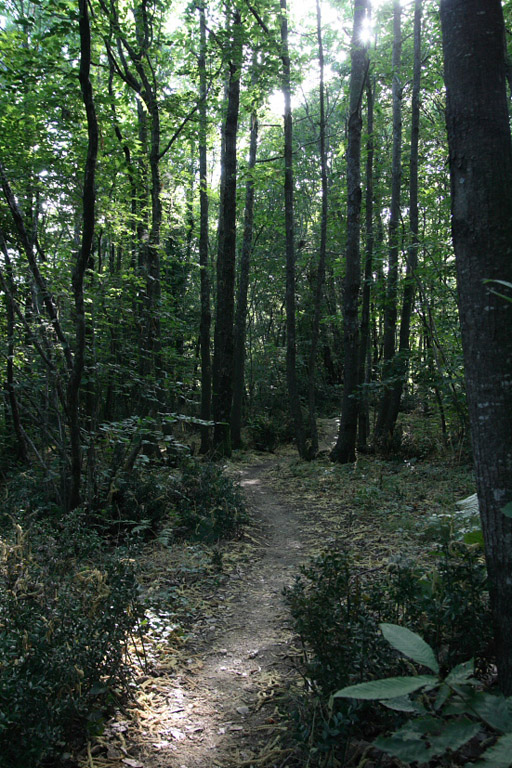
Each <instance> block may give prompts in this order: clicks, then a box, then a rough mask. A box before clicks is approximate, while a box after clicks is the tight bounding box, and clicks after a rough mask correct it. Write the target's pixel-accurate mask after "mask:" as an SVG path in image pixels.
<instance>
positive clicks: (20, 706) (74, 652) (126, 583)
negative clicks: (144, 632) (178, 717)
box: [0, 512, 141, 768]
mask: <svg viewBox="0 0 512 768" xmlns="http://www.w3.org/2000/svg"><path fill="white" fill-rule="evenodd" d="M0 548H1V549H0V766H1V768H18V767H19V768H33V767H34V768H35V766H39V765H46V764H50V765H52V766H55V765H58V764H59V761H60V760H61V759H62V758H63V754H64V752H65V749H66V748H67V746H66V745H70V744H71V745H73V744H79V743H80V742H81V741H83V740H84V739H85V738H86V737H87V736H89V735H92V734H94V733H98V732H99V731H100V730H101V725H102V722H103V719H104V716H105V713H106V712H107V710H108V709H109V707H111V706H112V704H113V703H114V702H115V701H117V700H118V698H119V696H121V695H122V694H123V693H124V692H126V690H127V682H128V677H129V675H128V668H127V666H126V664H125V661H124V650H125V647H126V640H127V637H128V635H129V634H130V633H131V631H132V630H133V628H134V627H135V625H136V624H137V622H138V620H139V618H140V617H141V608H140V607H139V604H138V601H137V587H136V582H135V578H134V573H133V568H132V565H131V562H130V560H129V558H128V557H127V555H126V552H125V553H120V552H117V553H116V552H111V551H107V550H106V549H105V547H104V544H103V543H102V541H101V539H100V537H99V536H98V535H97V534H96V533H94V532H93V531H91V530H90V529H89V528H88V525H87V522H86V518H85V516H84V514H83V513H82V512H74V513H72V514H71V515H68V516H67V517H66V518H65V519H64V520H63V521H62V522H61V523H57V524H50V523H49V521H48V519H47V520H45V521H44V523H38V522H37V521H35V520H32V524H31V525H30V526H27V525H25V528H23V527H22V526H21V525H20V524H19V523H15V522H14V521H13V523H12V528H11V531H7V530H6V529H5V526H4V530H3V533H2V538H1V539H0Z"/></svg>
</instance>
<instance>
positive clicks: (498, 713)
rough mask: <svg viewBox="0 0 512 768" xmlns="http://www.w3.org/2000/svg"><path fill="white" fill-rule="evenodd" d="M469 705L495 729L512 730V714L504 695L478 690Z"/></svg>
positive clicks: (503, 731)
mask: <svg viewBox="0 0 512 768" xmlns="http://www.w3.org/2000/svg"><path fill="white" fill-rule="evenodd" d="M468 706H469V707H470V708H471V709H472V710H473V711H474V712H476V714H477V715H478V717H479V718H480V719H481V720H483V721H484V723H487V725H489V726H490V727H491V728H494V730H495V731H501V732H502V733H509V732H510V731H512V715H511V713H510V711H509V708H508V706H507V701H506V699H505V698H504V697H503V696H502V695H500V694H497V695H495V694H492V693H485V692H484V691H478V692H476V693H474V694H473V696H471V698H470V699H469V701H468ZM511 762H512V759H511Z"/></svg>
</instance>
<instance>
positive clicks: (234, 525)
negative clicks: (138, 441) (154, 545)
mask: <svg viewBox="0 0 512 768" xmlns="http://www.w3.org/2000/svg"><path fill="white" fill-rule="evenodd" d="M91 518H92V521H93V523H94V526H95V527H96V528H97V529H98V530H99V531H100V532H101V533H102V534H103V535H106V536H107V537H108V538H109V539H114V540H116V541H119V540H123V539H126V537H128V536H129V537H133V535H135V536H136V537H137V538H144V539H149V538H154V537H155V536H156V537H157V538H159V539H160V540H161V541H162V543H167V544H168V543H169V542H170V541H172V540H173V539H176V538H178V539H179V538H190V539H194V540H203V541H207V542H211V541H217V540H218V539H223V538H232V537H233V536H236V535H237V534H238V532H239V530H240V527H241V525H242V523H243V521H244V519H245V507H244V501H243V497H242V494H241V492H240V489H239V487H238V486H237V485H236V483H235V481H234V480H232V478H230V477H229V476H228V475H226V474H225V472H224V470H223V468H222V467H220V466H219V465H217V464H214V463H207V462H205V463H203V462H200V461H197V460H195V459H192V458H187V459H184V460H182V462H181V466H180V468H176V469H172V470H169V468H166V467H161V466H142V467H135V468H134V469H133V471H132V472H131V473H130V474H129V475H128V474H123V475H120V476H119V477H117V478H116V483H115V489H114V492H113V493H111V497H110V499H109V501H108V503H107V504H104V505H102V506H101V508H99V509H97V510H95V511H93V512H92V513H91Z"/></svg>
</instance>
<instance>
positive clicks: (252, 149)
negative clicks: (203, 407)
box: [231, 57, 258, 448]
mask: <svg viewBox="0 0 512 768" xmlns="http://www.w3.org/2000/svg"><path fill="white" fill-rule="evenodd" d="M255 59H256V57H254V59H253V78H252V79H253V85H255V84H256V81H257V78H256V74H255V69H256V66H257V63H256V60H255ZM257 146H258V116H257V114H256V111H254V112H253V113H252V115H251V132H250V143H249V164H248V168H247V171H248V176H247V183H246V186H245V215H244V235H243V241H242V255H241V258H240V280H239V285H238V299H237V305H236V315H235V329H234V344H235V348H234V364H233V407H232V409H231V437H232V441H233V447H234V448H240V447H241V445H242V435H241V427H242V400H243V392H244V369H245V331H246V321H247V292H248V289H249V270H250V266H251V253H252V245H253V223H254V168H255V166H256V151H257Z"/></svg>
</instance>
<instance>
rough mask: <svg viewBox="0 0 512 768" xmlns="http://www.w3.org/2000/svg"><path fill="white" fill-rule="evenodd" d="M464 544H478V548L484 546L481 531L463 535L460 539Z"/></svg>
mask: <svg viewBox="0 0 512 768" xmlns="http://www.w3.org/2000/svg"><path fill="white" fill-rule="evenodd" d="M462 540H463V542H464V544H478V545H479V546H480V547H483V545H484V535H483V533H482V531H478V530H477V531H469V532H468V533H465V534H464V536H463V538H462Z"/></svg>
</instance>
